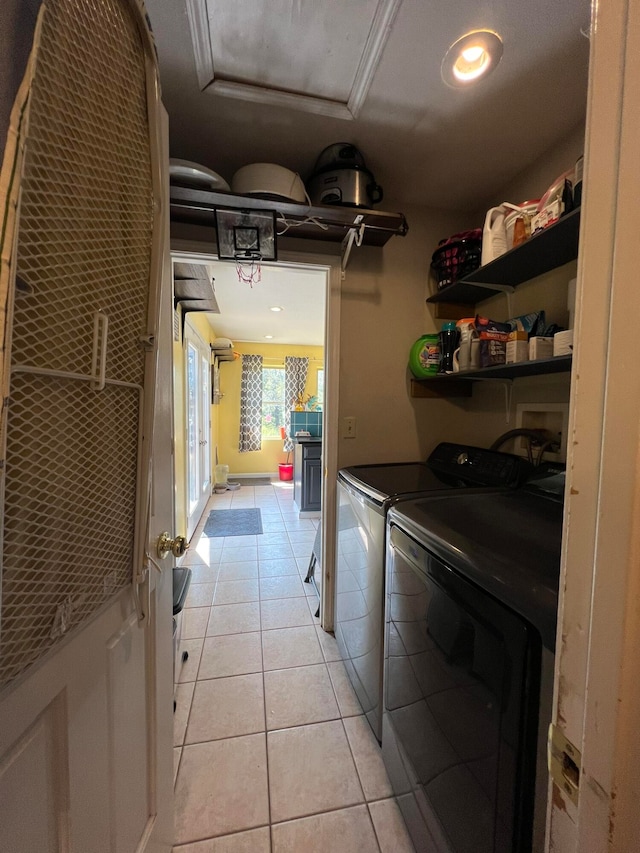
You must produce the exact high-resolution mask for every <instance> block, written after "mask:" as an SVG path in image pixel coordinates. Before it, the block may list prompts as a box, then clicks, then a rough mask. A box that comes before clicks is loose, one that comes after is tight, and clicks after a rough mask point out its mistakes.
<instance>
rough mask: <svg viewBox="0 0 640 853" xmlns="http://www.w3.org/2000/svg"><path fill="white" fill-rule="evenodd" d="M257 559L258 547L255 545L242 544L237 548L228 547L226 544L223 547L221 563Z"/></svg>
mask: <svg viewBox="0 0 640 853" xmlns="http://www.w3.org/2000/svg"><path fill="white" fill-rule="evenodd" d="M257 559H258V549H257V547H256V546H255V545H240V546H239V547H235V548H231V547H229V548H227V546H226V545H225V546H224V548H223V549H222V557H221V559H220V565H223V564H224V563H244V562H247V561H250V560H257Z"/></svg>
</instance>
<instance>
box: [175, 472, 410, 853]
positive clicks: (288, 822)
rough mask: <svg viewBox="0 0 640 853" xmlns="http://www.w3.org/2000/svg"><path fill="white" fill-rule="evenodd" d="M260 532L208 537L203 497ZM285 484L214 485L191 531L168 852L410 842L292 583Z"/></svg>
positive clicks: (354, 849)
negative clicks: (258, 525)
mask: <svg viewBox="0 0 640 853" xmlns="http://www.w3.org/2000/svg"><path fill="white" fill-rule="evenodd" d="M248 507H259V508H260V510H261V516H262V526H263V530H264V532H263V533H262V534H261V535H257V536H233V537H225V538H208V537H206V536H205V535H204V534H203V528H204V523H205V521H206V519H207V516H208V512H209V510H210V509H214V508H215V509H227V508H229V509H230V508H233V509H241V508H248ZM317 524H318V522H317V520H313V521H312V520H309V519H299V518H298V513H297V511H296V509H295V506H294V504H293V489H292V484H290V483H280V482H275V483H274V484H273V485H268V486H255V487H253V486H242V488H240V489H239V490H238V491H235V492H231V491H229V492H226V493H224V494H223V495H214V496H213V497H212V498H211V499H210V502H209V504H208V507H207V510H206V511H205V513H204V515H203V517H202V519H201V521H200V523H199V525H198V528H197V530H196V533H195V534H194V536H193V540H192V544H191V548H190V551H189V553H188V555H187V557H186V561H185V565H189V566H190V567H191V569H192V571H193V577H192V583H191V589H190V591H189V596H188V599H187V603H186V608H185V611H184V622H183V643H182V648H183V649H184V650H186V651H188V652H189V659H188V661H187V662H186V663H185V664H184V666H183V668H182V671H181V674H180V683H179V685H178V689H177V693H176V700H177V708H176V713H175V738H174V746H175V748H174V757H175V795H176V796H175V802H176V818H175V822H176V833H175V842H176V845H177V846H176V847H174V851H175V853H269V851H273V853H297V851H305V853H316V851H317V853H320V851H323V853H327V851H343V853H391V851H393V853H410V851H412V850H413V847H412V845H411V842H410V841H409V840H408V837H407V835H406V830H405V828H404V824H403V821H402V818H401V816H400V813H399V811H398V808H397V806H396V804H395V802H394V801H393V800H392V799H390V797H391V788H390V785H389V780H388V778H387V775H386V772H385V769H384V765H383V764H382V759H381V757H380V750H379V747H378V744H377V742H376V741H375V739H374V737H373V734H372V733H371V731H370V729H369V726H368V724H367V722H366V720H365V719H364V717H363V716H362V715H361V713H360V707H359V705H358V703H357V700H356V697H355V694H354V693H353V690H352V688H351V685H350V684H349V682H348V679H347V676H346V672H345V669H344V666H343V664H342V662H341V660H340V656H339V653H338V649H337V645H336V643H335V640H334V639H333V637H332V636H330V635H328V634H326V633H325V632H324V631H323V630H322V629H321V628H320V626H319V620H318V619H316V618H315V617H314V616H313V614H314V613H315V611H316V608H317V596H316V593H315V590H314V588H313V586H312V585H311V584H305V583H303V581H302V579H303V578H304V576H305V575H306V572H307V567H308V565H309V558H310V554H311V549H312V546H313V540H314V537H315V529H316V526H317Z"/></svg>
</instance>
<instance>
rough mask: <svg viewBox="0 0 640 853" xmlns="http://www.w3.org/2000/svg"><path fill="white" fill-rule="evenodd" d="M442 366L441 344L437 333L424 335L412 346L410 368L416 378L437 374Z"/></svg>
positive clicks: (425, 377)
mask: <svg viewBox="0 0 640 853" xmlns="http://www.w3.org/2000/svg"><path fill="white" fill-rule="evenodd" d="M439 367H440V344H439V338H438V335H437V334H428V335H422V337H421V338H418V340H417V341H416V342H415V344H414V345H413V346H412V347H411V352H410V353H409V370H410V371H411V372H412V373H413V375H414V376H415V377H416V379H427V378H428V377H429V376H435V375H436V373H437V372H438V368H439Z"/></svg>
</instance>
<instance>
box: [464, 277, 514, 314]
mask: <svg viewBox="0 0 640 853" xmlns="http://www.w3.org/2000/svg"><path fill="white" fill-rule="evenodd" d="M466 284H477V285H478V286H480V287H484V288H485V289H486V290H495V292H496V293H504V295H505V296H506V297H507V317H512V316H513V315H512V313H511V294H512V293H515V287H514V286H513V285H512V284H487V283H486V282H485V281H467V282H466Z"/></svg>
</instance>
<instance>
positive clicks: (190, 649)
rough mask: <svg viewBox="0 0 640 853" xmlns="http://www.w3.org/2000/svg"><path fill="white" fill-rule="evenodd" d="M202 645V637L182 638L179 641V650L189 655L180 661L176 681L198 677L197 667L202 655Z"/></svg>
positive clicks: (193, 679) (191, 679)
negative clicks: (193, 638)
mask: <svg viewBox="0 0 640 853" xmlns="http://www.w3.org/2000/svg"><path fill="white" fill-rule="evenodd" d="M203 645H204V637H203V638H201V639H198V640H182V641H181V642H180V652H181V653H182V654H184V652H187V653H188V654H189V657H188V658H187V659H186V661H184V663H182V662H181V663H180V664H179V666H180V675H179V677H178V681H180V682H184V681H195V680H196V678H197V677H198V667H199V666H200V658H201V656H202V646H203Z"/></svg>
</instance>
